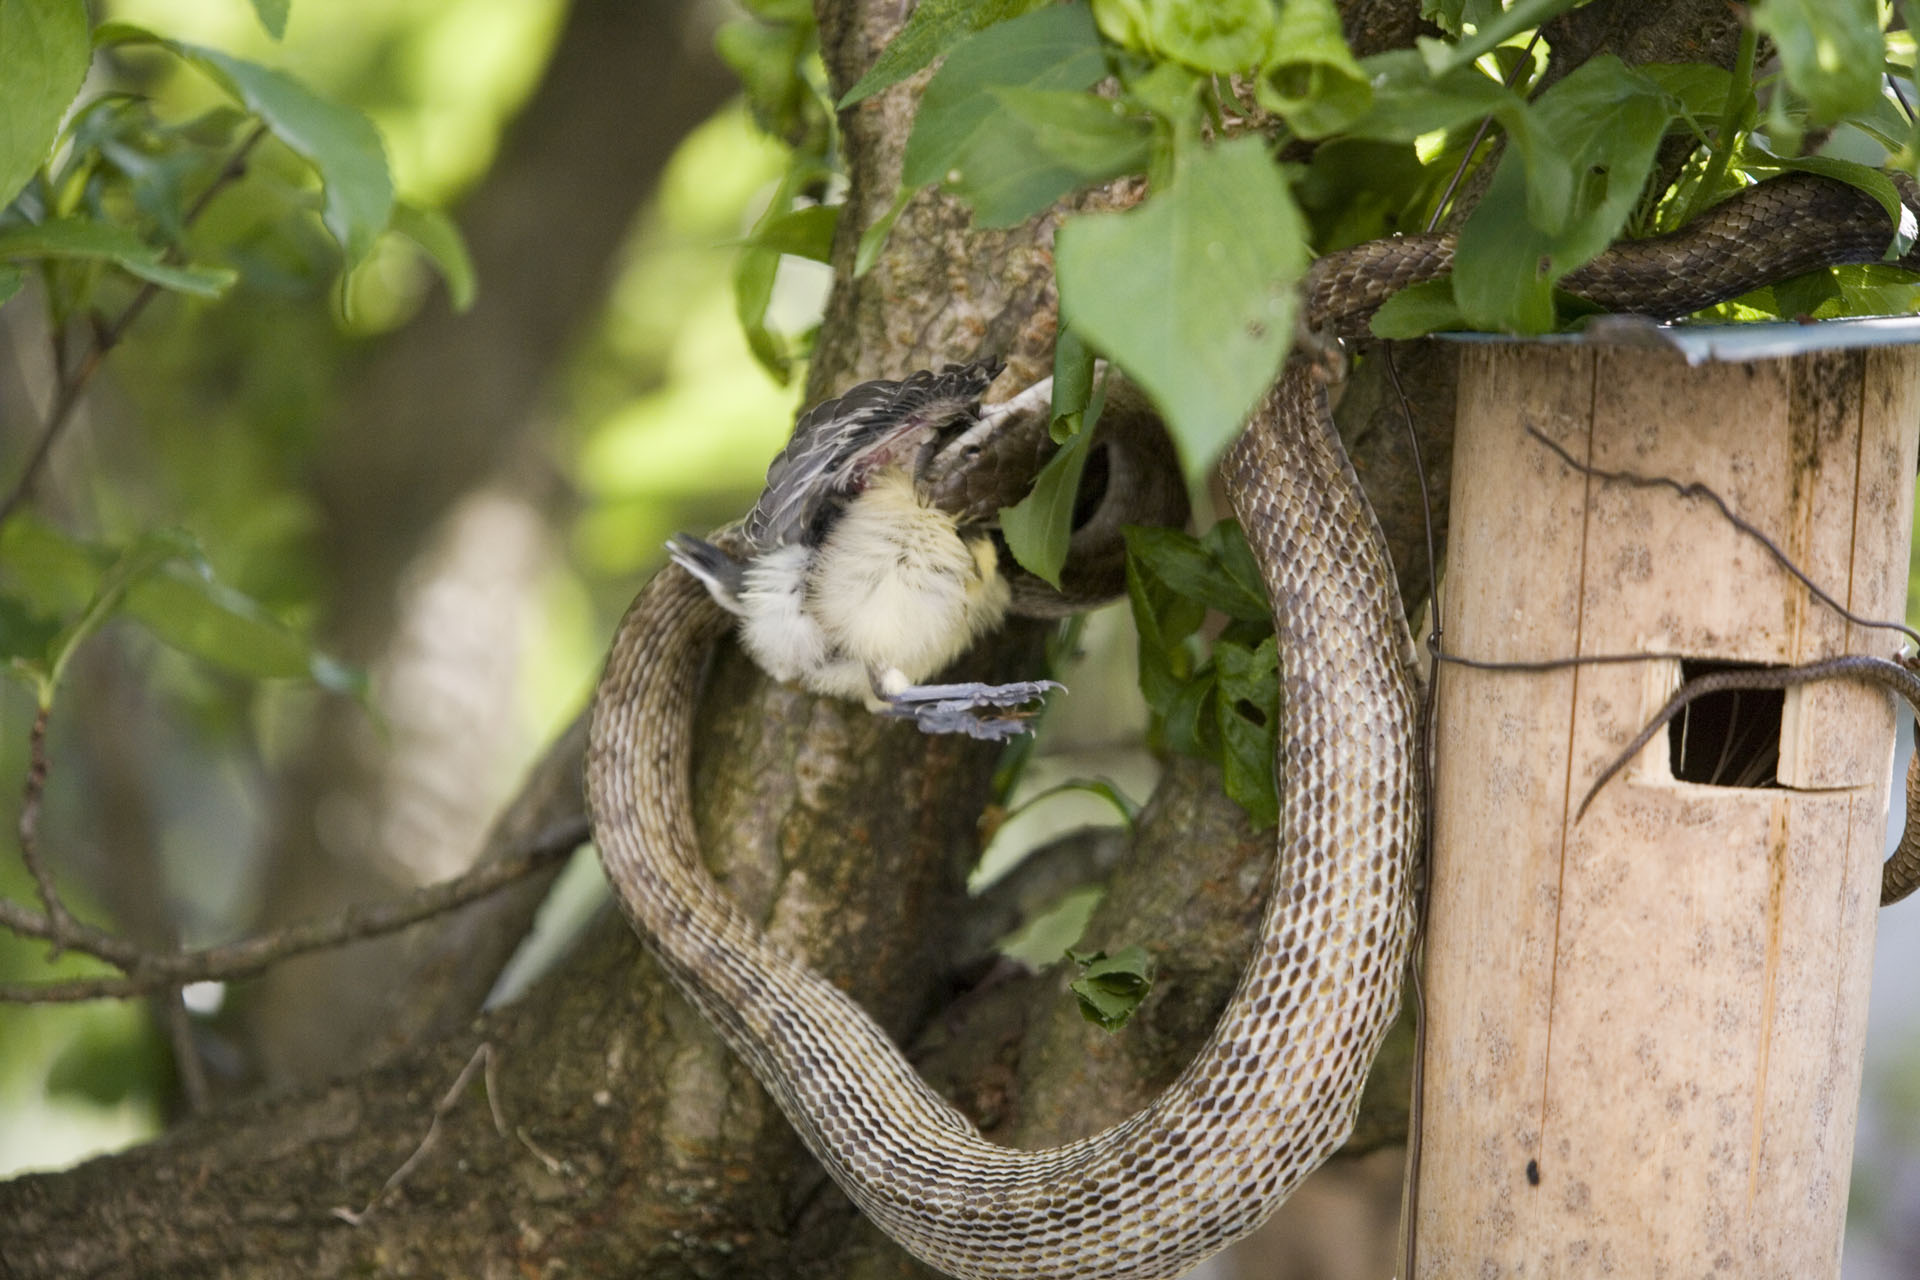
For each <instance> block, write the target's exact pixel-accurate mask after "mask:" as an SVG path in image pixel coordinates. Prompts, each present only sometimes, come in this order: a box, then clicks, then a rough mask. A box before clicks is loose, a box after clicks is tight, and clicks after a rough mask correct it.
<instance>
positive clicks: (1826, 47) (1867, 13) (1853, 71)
mask: <svg viewBox="0 0 1920 1280" xmlns="http://www.w3.org/2000/svg"><path fill="white" fill-rule="evenodd" d="M1878 9H1879V6H1878V4H1877V3H1876V0H1764V3H1761V4H1757V5H1755V6H1754V8H1753V25H1754V27H1755V28H1756V29H1757V30H1758V31H1759V32H1760V34H1762V35H1764V36H1769V37H1771V38H1772V40H1773V43H1774V48H1775V50H1776V51H1777V52H1778V54H1779V56H1780V66H1781V69H1782V70H1783V71H1784V72H1785V73H1786V78H1787V83H1788V84H1790V85H1792V86H1793V88H1794V89H1795V90H1796V91H1797V92H1798V93H1800V94H1801V95H1802V96H1803V97H1805V98H1806V100H1807V106H1808V109H1809V111H1810V112H1811V115H1812V122H1813V123H1814V124H1831V123H1833V122H1834V121H1836V120H1839V119H1840V118H1841V117H1842V116H1845V115H1848V114H1851V113H1852V112H1856V111H1865V110H1867V109H1868V108H1869V107H1871V106H1872V105H1873V101H1874V99H1875V98H1877V97H1879V96H1880V64H1881V61H1882V59H1883V56H1884V54H1883V46H1884V42H1883V40H1882V38H1881V35H1880V15H1879V12H1878Z"/></svg>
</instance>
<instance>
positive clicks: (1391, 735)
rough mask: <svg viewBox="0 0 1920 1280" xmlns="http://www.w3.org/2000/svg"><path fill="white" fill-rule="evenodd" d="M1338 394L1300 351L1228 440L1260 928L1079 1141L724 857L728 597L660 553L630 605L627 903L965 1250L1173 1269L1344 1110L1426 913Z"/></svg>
mask: <svg viewBox="0 0 1920 1280" xmlns="http://www.w3.org/2000/svg"><path fill="white" fill-rule="evenodd" d="M1322 395H1323V393H1322V391H1321V390H1320V388H1319V387H1318V386H1317V385H1316V384H1314V383H1313V382H1312V381H1311V380H1310V379H1309V378H1308V376H1307V374H1306V373H1305V372H1304V371H1303V370H1292V371H1289V373H1288V374H1287V375H1286V376H1284V377H1283V378H1282V379H1281V380H1280V382H1279V383H1277V384H1276V386H1275V388H1274V390H1273V391H1272V392H1271V393H1270V394H1269V396H1268V399H1267V402H1266V403H1265V405H1264V406H1263V407H1262V409H1261V411H1259V412H1258V413H1256V414H1255V416H1254V420H1253V422H1252V424H1251V425H1250V426H1249V427H1248V429H1247V430H1246V432H1244V433H1243V435H1242V437H1241V439H1240V441H1239V442H1238V443H1237V444H1236V445H1235V446H1234V448H1233V450H1232V452H1231V453H1230V454H1229V457H1228V461H1227V474H1228V477H1229V489H1230V493H1231V495H1232V500H1233V502H1234V505H1235V508H1236V510H1237V511H1238V513H1239V515H1240V518H1241V520H1242V522H1243V523H1244V525H1245V527H1246V528H1247V530H1248V532H1249V536H1250V537H1251V538H1252V539H1253V549H1254V552H1255V554H1256V556H1257V557H1258V558H1259V560H1260V562H1261V564H1262V567H1263V571H1264V573H1265V575H1266V579H1267V588H1268V590H1269V592H1270V593H1271V595H1272V599H1273V601H1274V622H1275V625H1276V627H1277V629H1278V632H1279V635H1280V637H1281V644H1280V652H1281V661H1280V681H1281V699H1282V705H1283V707H1284V720H1283V723H1284V729H1283V733H1282V738H1283V741H1282V745H1281V747H1280V756H1281V763H1280V774H1279V778H1280V787H1281V804H1280V823H1279V831H1278V847H1277V857H1278V859H1279V871H1278V874H1277V876H1276V878H1275V887H1274V889H1273V892H1272V896H1271V898H1270V900H1269V902H1268V904H1267V907H1266V912H1265V916H1264V918H1263V921H1262V925H1261V933H1260V939H1259V941H1258V943H1257V944H1256V948H1255V951H1254V955H1253V958H1252V960H1251V961H1250V963H1249V965H1248V968H1247V971H1246V973H1245V974H1244V975H1243V976H1242V978H1241V981H1240V984H1239V986H1238V988H1236V990H1235V992H1234V995H1233V997H1232V999H1231V1000H1230V1001H1229V1003H1228V1005H1227V1008H1226V1010H1225V1012H1224V1013H1223V1014H1222V1015H1221V1018H1220V1022H1219V1024H1218V1025H1217V1026H1216V1027H1215V1029H1214V1032H1213V1035H1212V1037H1211V1038H1210V1039H1209V1040H1208V1041H1207V1043H1206V1046H1205V1047H1204V1048H1203V1049H1202V1050H1201V1051H1200V1054H1199V1056H1198V1057H1196V1058H1195V1059H1194V1061H1193V1062H1192V1063H1191V1064H1189V1065H1188V1067H1187V1069H1186V1070H1185V1071H1184V1072H1183V1073H1182V1074H1181V1075H1180V1077H1179V1078H1178V1079H1177V1080H1176V1081H1175V1082H1174V1083H1173V1085H1172V1086H1171V1087H1169V1088H1168V1089H1167V1091H1166V1092H1165V1093H1164V1094H1162V1095H1161V1096H1160V1097H1159V1098H1158V1099H1157V1100H1156V1101H1155V1102H1154V1103H1153V1104H1152V1105H1150V1106H1149V1107H1147V1108H1146V1109H1145V1110H1143V1111H1141V1112H1139V1113H1138V1114H1136V1115H1134V1116H1132V1117H1131V1118H1129V1119H1127V1120H1125V1121H1122V1122H1121V1123H1119V1124H1117V1125H1115V1126H1113V1127H1112V1128H1110V1129H1107V1130H1105V1131H1103V1132H1101V1133H1098V1134H1095V1135H1093V1136H1091V1137H1088V1138H1085V1139H1082V1140H1080V1141H1077V1142H1072V1143H1068V1144H1066V1145H1064V1146H1059V1147H1053V1148H1049V1149H1044V1150H1035V1151H1018V1150H1013V1149H1010V1148H1006V1147H1001V1146H998V1145H996V1144H994V1143H991V1142H988V1141H987V1140H986V1139H984V1138H982V1137H981V1136H980V1135H979V1133H978V1131H977V1130H976V1129H975V1127H974V1126H973V1124H972V1122H971V1121H969V1120H967V1119H966V1118H965V1117H964V1116H962V1115H961V1114H960V1113H959V1112H958V1111H956V1110H954V1109H953V1108H952V1107H951V1106H949V1105H948V1104H947V1103H946V1102H945V1101H943V1100H942V1099H941V1098H940V1097H939V1096H938V1095H936V1094H935V1093H934V1092H933V1091H932V1090H931V1089H929V1088H928V1087H927V1086H926V1085H925V1084H924V1083H922V1081H921V1080H920V1078H919V1077H918V1075H916V1074H915V1072H914V1070H913V1068H912V1067H911V1066H910V1065H908V1063H907V1062H906V1060H905V1058H903V1057H902V1056H901V1054H900V1051H899V1050H898V1049H897V1048H896V1047H895V1046H894V1044H893V1043H892V1041H891V1040H890V1039H889V1038H888V1037H887V1035H886V1033H885V1032H883V1031H882V1030H880V1028H879V1027H878V1026H876V1025H875V1024H874V1022H873V1020H872V1019H871V1018H869V1017H868V1016H867V1015H866V1013H865V1012H863V1011H862V1010H861V1009H860V1008H859V1007H858V1006H857V1005H855V1004H854V1003H853V1002H852V1001H851V1000H850V999H849V998H848V997H847V996H845V995H844V994H843V993H841V991H840V990H839V989H838V988H836V987H835V986H833V985H832V984H831V983H829V982H827V981H826V980H825V979H824V978H821V977H820V976H819V975H818V974H816V973H814V972H813V971H812V970H811V969H809V968H808V967H807V966H806V965H805V964H803V963H801V962H800V961H799V960H797V959H796V958H794V957H793V956H791V955H790V954H788V953H787V952H786V951H784V950H782V949H781V948H779V947H778V946H776V945H774V944H773V943H772V942H771V941H769V940H768V939H767V938H766V937H765V936H764V935H763V934H762V933H761V932H760V930H759V929H758V928H757V927H756V926H755V925H754V924H753V923H752V922H750V921H749V920H748V919H747V918H746V917H745V916H744V915H743V914H742V913H741V912H740V911H739V909H738V908H737V907H736V906H735V905H734V904H733V902H732V901H731V900H730V899H729V898H728V897H727V895H726V894H725V893H724V892H723V891H722V890H721V889H720V888H719V886H717V885H716V884H715V883H714V881H713V880H712V878H711V877H710V876H709V875H708V873H707V871H706V869H705V867H704V866H703V864H702V862H701V859H700V853H699V848H698V845H697V842H696V840H695V837H694V831H693V826H692V819H691V816H690V815H691V797H690V777H689V771H688V758H689V754H690V753H689V751H688V750H687V747H688V744H689V743H690V742H691V740H692V735H693V733H694V714H695V704H696V699H697V692H698V689H699V683H700V675H701V671H702V667H703V664H704V661H705V656H706V652H707V648H708V645H709V644H710V643H711V642H712V641H713V640H714V639H716V638H717V637H718V636H719V635H720V634H722V633H723V632H724V631H725V630H726V628H727V626H728V622H729V619H728V618H727V616H726V615H725V614H723V613H722V612H721V611H720V610H719V609H718V608H716V607H715V606H714V605H712V603H711V602H710V601H709V599H708V598H707V595H706V593H705V591H704V590H703V589H702V588H701V587H700V586H699V585H698V584H697V583H696V582H695V581H694V580H693V579H692V578H691V577H690V576H688V575H687V574H686V573H685V572H684V571H682V570H679V569H675V568H669V569H667V570H664V571H663V572H662V573H660V574H659V575H658V576H657V577H656V578H655V579H654V580H653V582H652V583H651V584H649V586H648V587H647V589H646V590H645V591H644V592H642V594H641V596H640V598H639V599H638V600H636V601H635V603H634V605H633V607H632V608H631V609H630V610H629V612H628V615H627V617H626V619H625V620H623V622H622V623H621V626H620V628H619V631H618V633H617V635H616V638H615V640H614V644H613V648H612V653H611V656H610V658H609V660H608V665H607V669H606V674H605V676H604V677H603V679H602V681H601V685H600V688H599V692H598V694H597V696H596V698H595V702H594V707H593V718H592V723H591V725H590V728H589V738H588V742H589V746H588V755H587V764H586V777H587V792H588V800H589V805H590V807H591V810H592V815H593V824H594V830H595V832H596V837H597V839H598V841H599V843H600V852H601V857H602V858H603V859H604V861H605V863H606V866H607V870H608V875H609V879H610V880H611V881H612V883H613V884H614V886H615V887H616V889H617V891H618V894H619V897H620V901H621V903H622V905H623V907H624V908H625V910H626V911H627V913H628V915H629V916H630V917H631V918H632V920H633V922H634V924H635V925H636V926H637V928H638V931H639V933H640V935H641V936H642V937H643V938H644V939H646V940H647V943H648V946H649V947H650V949H651V950H652V951H653V952H654V954H655V955H656V956H657V957H658V958H659V960H660V962H661V963H662V965H663V966H664V967H665V969H666V971H667V972H668V974H669V975H670V976H671V978H672V979H673V981H674V983H675V984H676V985H677V986H678V987H679V988H680V990H681V991H682V992H684V993H685V994H686V996H687V998H688V999H689V1000H691V1001H692V1002H693V1003H694V1004H695V1005H696V1006H697V1007H698V1008H699V1009H700V1010H701V1012H702V1013H703V1014H704V1015H705V1016H706V1018H707V1019H708V1021H709V1022H711V1023H712V1024H713V1026H714V1027H715V1028H716V1029H717V1030H718V1031H719V1032H720V1034H721V1036H722V1037H723V1038H724V1039H725V1040H726V1041H727V1043H728V1044H729V1046H730V1047H731V1048H732V1049H733V1050H734V1051H735V1052H736V1053H738V1054H739V1055H740V1056H741V1057H742V1058H743V1059H745V1060H746V1061H747V1062H748V1063H749V1064H751V1066H752V1068H753V1070H754V1073H755V1074H756V1075H757V1076H758V1077H759V1079H760V1080H761V1082H762V1084H764V1085H765V1087H766V1088H767V1091H768V1092H769V1093H770V1094H771V1095H772V1096H773V1097H774V1098H775V1099H776V1100H777V1102H778V1103H779V1105H780V1108H781V1110H782V1111H784V1112H785V1113H786V1115H787V1117H788V1119H789V1120H790V1121H791V1122H792V1123H793V1126H794V1128H795V1129H796V1130H797V1131H798V1132H799V1134H800V1136H801V1138H802V1139H803V1140H804V1141H805V1143H806V1145H807V1147H808V1149H809V1150H810V1151H812V1153H813V1154H814V1156H815V1157H816V1158H817V1159H819V1161H820V1162H821V1164H823V1165H824V1166H825V1167H826V1168H827V1170H828V1172H829V1173H831V1174H832V1176H833V1178H834V1180H835V1181H837V1182H838V1183H839V1184H840V1185H841V1186H842V1187H843V1188H844V1189H845V1190H846V1192H847V1194H848V1195H849V1196H850V1197H851V1198H852V1199H853V1200H854V1202H855V1203H856V1204H858V1205H859V1207H860V1208H861V1210H862V1211H863V1212H865V1213H866V1214H867V1215H868V1216H869V1217H871V1218H872V1219H873V1220H874V1221H875V1222H876V1223H878V1224H879V1225H880V1226H881V1227H882V1228H883V1229H884V1230H885V1231H886V1232H887V1233H888V1234H889V1235H891V1236H893V1237H894V1238H895V1239H896V1240H898V1241H899V1242H900V1243H901V1244H902V1245H903V1246H905V1247H906V1248H907V1249H908V1250H909V1251H910V1252H912V1253H914V1254H915V1255H917V1256H918V1257H920V1258H922V1259H923V1260H925V1261H926V1262H928V1263H930V1264H931V1265H933V1266H935V1267H937V1268H939V1269H941V1270H943V1271H946V1272H948V1273H949V1274H951V1275H954V1276H959V1277H967V1278H972V1277H980V1278H982V1280H984V1278H987V1277H1054V1278H1058V1280H1069V1278H1073V1277H1085V1278H1086V1280H1092V1278H1094V1277H1113V1278H1120V1277H1125V1278H1128V1280H1157V1278H1160V1277H1172V1276H1177V1275H1180V1274H1182V1273H1183V1272H1185V1271H1186V1270H1188V1269H1190V1268H1191V1267H1193V1266H1194V1265H1195V1264H1196V1263H1198V1262H1199V1261H1200V1260H1202V1259H1203V1258H1205V1257H1207V1256H1208V1255H1209V1254H1212V1253H1213V1252H1215V1251H1216V1250H1218V1249H1220V1248H1221V1247H1223V1246H1225V1245H1226V1244H1228V1243H1230V1242H1232V1241H1234V1240H1236V1239H1238V1238H1240V1237H1241V1236H1244V1235H1246V1234H1247V1233H1248V1232H1250V1231H1252V1230H1253V1229H1254V1228H1255V1227H1257V1226H1259V1225H1260V1224H1261V1223H1262V1222H1263V1221H1265V1219H1266V1218H1267V1217H1268V1215H1269V1214H1271V1213H1272V1211H1273V1210H1274V1208H1275V1207H1277V1206H1278V1205H1279V1203H1280V1202H1281V1201H1282V1200H1284V1199H1285V1198H1286V1197H1287V1195H1288V1194H1289V1193H1290V1192H1291V1191H1292V1190H1293V1189H1294V1187H1296V1186H1297V1185H1298V1184H1299V1183H1300V1181H1301V1180H1302V1179H1303V1178H1305V1177H1306V1175H1307V1174H1308V1173H1310V1172H1312V1171H1313V1170H1314V1169H1315V1168H1317V1167H1318V1166H1319V1165H1320V1164H1321V1163H1322V1162H1323V1161H1324V1160H1325V1159H1326V1158H1327V1157H1328V1156H1329V1155H1330V1154H1332V1152H1333V1151H1334V1150H1335V1149H1336V1148H1338V1147H1339V1145H1340V1144H1341V1142H1342V1141H1344V1139H1345V1137H1346V1135H1347V1134H1348V1133H1349V1132H1350V1131H1351V1129H1352V1126H1353V1121H1354V1116H1355V1113H1356V1110H1357V1108H1358V1105H1359V1097H1360V1088H1361V1085H1362V1083H1363V1082H1364V1080H1365V1077H1366V1073H1367V1070H1368V1067H1369V1066H1370V1064H1371V1063H1372V1061H1373V1058H1374V1055H1375V1053H1376V1052H1377V1051H1378V1049H1379V1045H1380V1041H1381V1039H1382V1037H1383V1036H1384V1035H1385V1034H1386V1031H1387V1028H1388V1027H1389V1026H1390V1025H1391V1023H1392V1021H1393V1018H1394V1015H1395V1013H1396V1012H1397V1010H1398V1006H1399V993H1400V983H1401V977H1402V971H1403V968H1404V966H1405V963H1406V958H1407V950H1408V946H1409V943H1410V938H1411V929H1412V913H1411V907H1410V901H1411V898H1410V892H1409V878H1410V876H1411V873H1412V858H1413V851H1414V849H1415V846H1416V844H1417V840H1418V835H1419V816H1418V809H1417V806H1416V804H1415V799H1414V797H1415V794H1416V788H1415V785H1414V784H1415V738H1414V725H1415V710H1414V696H1413V689H1412V686H1411V684H1410V682H1409V679H1408V675H1407V672H1406V669H1405V667H1404V666H1403V664H1402V662H1401V655H1402V654H1403V653H1404V652H1406V647H1407V642H1406V628H1405V623H1404V621H1403V620H1402V615H1401V611H1400V602H1399V598H1398V592H1397V589H1396V588H1395V586H1394V581H1393V577H1392V573H1391V571H1390V569H1389V566H1388V562H1387V556H1386V552H1385V549H1384V545H1383V542H1382V539H1381V537H1380V534H1379V531H1378V528H1377V526H1376V525H1375V522H1374V519H1373V515H1372V511H1371V508H1369V507H1368V505H1367V503H1366V501H1365V499H1364V497H1363V496H1362V494H1361V492H1360V489H1359V485H1358V482H1357V481H1356V479H1355V478H1354V475H1353V472H1352V469H1351V467H1349V466H1348V464H1347V461H1346V456H1345V454H1344V453H1343V452H1342V451H1341V449H1340V446H1339V444H1338V442H1337V440H1336V439H1335V438H1334V437H1333V434H1332V425H1331V421H1330V419H1329V418H1328V416H1327V415H1326V412H1325V405H1324V401H1323V399H1322Z"/></svg>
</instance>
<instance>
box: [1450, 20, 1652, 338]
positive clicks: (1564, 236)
mask: <svg viewBox="0 0 1920 1280" xmlns="http://www.w3.org/2000/svg"><path fill="white" fill-rule="evenodd" d="M1673 107H1674V104H1673V101H1672V99H1670V98H1669V97H1668V96H1667V94H1666V93H1665V91H1664V90H1662V89H1661V87H1660V86H1659V84H1657V83H1656V82H1655V81H1653V80H1651V79H1650V78H1648V77H1646V76H1644V75H1641V74H1640V73H1639V72H1637V71H1634V70H1632V69H1630V68H1628V67H1626V66H1624V65H1623V64H1622V63H1621V62H1620V60H1619V59H1617V58H1615V57H1613V56H1611V55H1606V56H1603V57H1598V58H1594V59H1592V60H1591V61H1589V62H1586V63H1583V64H1582V65H1581V66H1580V67H1578V68H1577V69H1575V71H1574V72H1573V73H1572V74H1571V75H1569V76H1568V77H1567V78H1566V79H1564V80H1562V81H1561V82H1560V83H1559V84H1557V85H1555V86H1554V87H1553V88H1551V89H1549V90H1548V91H1547V92H1546V93H1544V94H1542V95H1541V96H1540V98H1539V99H1538V100H1537V101H1536V102H1535V103H1534V104H1533V105H1532V106H1531V107H1529V108H1528V112H1527V115H1528V121H1529V123H1528V127H1527V132H1526V135H1525V141H1526V145H1525V146H1524V147H1520V148H1513V149H1510V150H1509V151H1508V152H1507V154H1506V155H1504V156H1502V157H1501V159H1500V164H1499V167H1498V168H1497V169H1496V170H1495V171H1494V176H1493V181H1492V182H1491V183H1490V184H1489V186H1488V188H1487V192H1486V195H1485V196H1484V197H1483V198H1482V199H1481V201H1480V204H1479V205H1478V207H1476V208H1475V209H1474V211H1473V214H1472V215H1471V216H1470V217H1469V218H1468V219H1467V222H1466V225H1465V226H1464V227H1462V228H1461V231H1460V242H1459V246H1458V249H1457V250H1456V252H1455V256H1454V277H1453V296H1454V300H1455V301H1456V302H1457V303H1458V304H1459V307H1460V311H1461V314H1462V315H1464V316H1465V317H1466V319H1467V321H1468V323H1470V324H1471V325H1473V326H1474V327H1475V328H1480V329H1489V330H1503V331H1508V332H1513V333H1543V332H1546V331H1548V330H1550V329H1552V328H1553V327H1554V324H1555V312H1554V305H1553V287H1554V285H1555V284H1556V283H1558V282H1559V280H1560V279H1561V277H1563V276H1564V275H1566V274H1567V272H1569V271H1571V270H1573V269H1574V268H1575V267H1578V266H1580V265H1581V264H1582V263H1585V262H1587V261H1590V260H1591V259H1592V258H1594V257H1595V256H1597V255H1598V254H1600V253H1601V252H1602V251H1603V250H1604V249H1606V247H1607V246H1608V245H1609V244H1611V243H1612V242H1613V240H1614V238H1615V237H1616V236H1618V235H1619V234H1620V231H1621V229H1622V228H1623V227H1625V225H1626V222H1627V219H1628V217H1629V216H1630V215H1631V214H1632V213H1633V210H1634V208H1635V206H1636V205H1637V204H1638V203H1639V200H1640V195H1641V191H1642V188H1643V187H1644V186H1645V184H1646V179H1647V175H1648V173H1649V172H1650V171H1651V169H1652V166H1653V160H1654V154H1655V151H1656V149H1657V148H1658V146H1659V143H1660V136H1661V133H1662V131H1663V130H1664V128H1665V126H1666V123H1667V121H1668V120H1670V119H1671V118H1672V115H1673Z"/></svg>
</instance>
